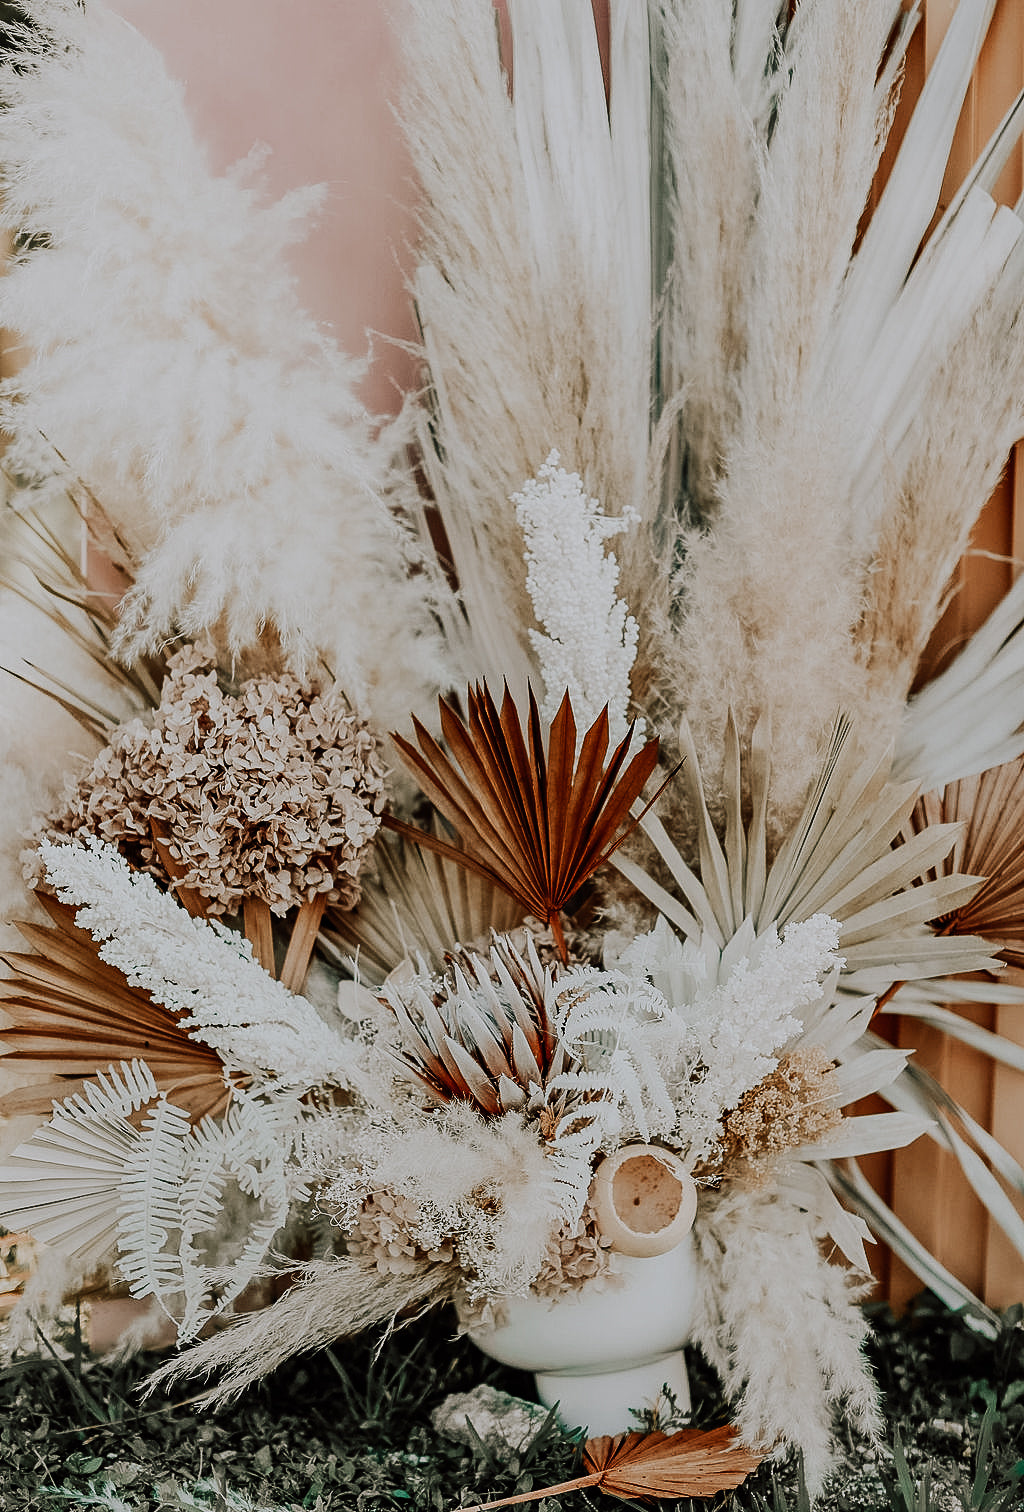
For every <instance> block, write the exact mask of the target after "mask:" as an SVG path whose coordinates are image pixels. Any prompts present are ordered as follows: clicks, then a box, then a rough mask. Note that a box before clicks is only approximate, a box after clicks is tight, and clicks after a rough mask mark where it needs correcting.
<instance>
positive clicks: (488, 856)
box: [384, 684, 658, 960]
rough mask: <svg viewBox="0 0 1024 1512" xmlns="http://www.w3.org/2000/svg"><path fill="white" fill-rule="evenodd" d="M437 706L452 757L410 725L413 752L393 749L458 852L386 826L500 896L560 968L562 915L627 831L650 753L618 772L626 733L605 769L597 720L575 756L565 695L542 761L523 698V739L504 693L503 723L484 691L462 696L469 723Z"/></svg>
mask: <svg viewBox="0 0 1024 1512" xmlns="http://www.w3.org/2000/svg"><path fill="white" fill-rule="evenodd" d="M440 706H441V729H442V732H443V734H444V737H445V739H446V740H447V742H448V745H449V747H450V749H451V752H452V756H451V757H449V756H447V755H446V754H445V752H444V751H443V750H442V749H441V747H440V745H439V744H438V742H437V741H436V740H435V739H434V737H433V736H432V735H431V734H430V733H429V731H428V730H426V729H425V728H424V727H423V725H422V724H420V722H419V721H418V720H414V724H415V729H416V736H417V739H418V741H419V744H420V750H419V751H417V750H416V748H415V746H413V745H411V744H410V742H409V741H407V740H403V739H402V737H401V736H400V735H393V736H392V739H393V740H394V742H395V745H396V746H397V747H398V750H399V752H400V754H401V756H402V758H403V760H404V761H405V764H406V766H407V767H408V768H409V770H410V771H411V772H412V773H413V775H414V776H415V778H416V780H417V782H418V783H419V784H420V786H421V788H422V789H423V791H424V793H425V794H426V796H427V797H428V798H429V799H430V801H431V803H432V804H433V805H434V807H435V808H436V809H437V811H438V812H439V813H440V814H442V815H443V817H444V818H445V819H447V820H448V822H449V823H450V824H451V825H452V827H453V828H454V829H455V831H456V833H457V834H458V836H459V839H460V841H461V844H462V848H461V849H460V848H459V847H457V846H454V845H450V844H448V843H447V842H446V841H443V840H439V839H438V838H437V837H436V836H434V835H431V834H429V833H427V832H426V831H423V830H418V829H415V828H414V827H413V826H412V825H408V824H402V823H401V822H400V821H398V820H396V819H394V818H390V819H385V821H384V822H385V823H386V824H387V825H388V826H389V828H391V829H394V830H397V831H398V833H399V834H402V835H405V836H406V837H407V838H408V839H410V840H413V841H415V842H416V844H418V845H422V846H425V847H426V848H427V849H428V850H434V851H437V852H438V854H440V855H443V856H447V857H448V858H449V859H450V860H452V861H455V862H456V863H458V864H459V865H460V866H465V867H467V868H469V870H471V871H475V872H477V873H478V874H479V875H481V876H483V877H486V878H488V879H489V880H490V881H492V882H494V883H496V884H497V886H499V887H501V888H504V890H505V891H506V892H507V893H509V894H511V896H512V897H513V898H516V899H517V900H518V901H519V902H520V903H521V904H522V905H523V907H524V908H525V909H526V910H527V912H529V913H532V914H534V915H536V917H537V918H539V919H542V920H543V921H544V922H545V923H547V924H550V926H551V929H552V933H553V934H554V936H555V939H556V941H557V943H558V947H559V950H560V952H561V955H562V959H563V960H565V959H566V956H567V952H566V946H565V938H564V935H563V932H562V925H561V920H560V918H559V914H560V911H561V909H562V908H564V907H565V905H566V903H568V901H569V899H570V898H571V897H572V895H573V894H574V893H575V892H577V891H578V890H579V888H580V887H582V886H583V884H584V882H586V881H587V879H588V878H589V877H590V876H592V875H593V873H594V872H595V871H596V870H597V869H598V867H599V866H602V865H603V864H604V862H605V861H607V860H608V859H609V857H610V856H611V855H612V854H613V853H614V852H615V851H616V850H617V849H618V847H619V846H620V845H621V844H622V842H623V841H624V840H625V839H626V838H627V836H628V835H629V834H630V832H631V830H632V829H633V827H634V825H635V823H636V821H635V820H633V819H631V818H630V807H631V805H632V804H633V803H634V802H635V800H636V799H637V798H638V797H639V796H640V793H641V790H642V789H643V786H644V784H645V783H646V781H647V779H648V778H649V777H650V775H651V773H652V772H653V771H654V768H655V766H656V765H657V760H658V741H657V740H649V741H648V742H647V743H646V745H644V746H643V747H641V749H640V750H639V751H637V752H636V754H635V755H634V756H633V757H632V759H631V760H629V761H628V762H627V760H626V757H627V754H628V751H629V747H630V744H631V741H632V736H633V729H632V726H630V728H629V730H628V731H627V732H626V735H625V736H624V738H623V739H622V740H621V741H620V742H619V744H618V745H617V746H616V747H615V749H614V750H613V751H612V753H611V756H610V757H609V759H608V764H607V766H605V756H606V754H607V751H608V745H609V739H608V710H607V709H605V710H603V712H602V713H601V714H600V715H599V716H598V717H597V719H596V720H595V721H594V723H593V724H592V725H591V726H590V729H589V730H587V732H586V734H585V735H584V736H583V740H582V742H581V744H580V748H579V755H578V756H577V753H576V721H575V719H574V717H573V712H572V705H571V703H570V701H569V695H568V693H566V695H565V697H564V698H563V700H562V703H561V706H560V707H559V710H558V713H557V714H556V715H555V717H554V719H553V720H552V721H551V729H550V731H549V735H548V742H547V747H546V749H545V745H544V738H543V734H542V730H541V720H540V713H539V710H538V708H537V701H536V699H535V698H534V695H533V691H532V689H531V691H530V711H529V718H528V722H527V728H526V729H525V730H524V728H523V723H522V719H521V716H520V714H519V711H518V710H517V708H516V706H515V703H514V701H513V699H512V696H511V694H510V693H509V691H508V687H507V686H506V688H505V696H504V698H503V700H502V705H501V713H500V714H499V713H498V709H497V706H496V705H495V703H494V700H493V698H492V697H491V695H490V693H489V691H488V689H487V687H486V686H485V685H483V684H480V685H478V686H477V687H476V688H475V689H473V688H471V689H470V690H469V693H468V706H469V718H468V721H467V720H463V719H462V718H461V716H460V715H459V714H458V713H456V711H455V709H454V708H453V707H452V706H451V704H449V703H447V702H446V701H445V700H444V699H441V700H440ZM452 758H454V759H452Z"/></svg>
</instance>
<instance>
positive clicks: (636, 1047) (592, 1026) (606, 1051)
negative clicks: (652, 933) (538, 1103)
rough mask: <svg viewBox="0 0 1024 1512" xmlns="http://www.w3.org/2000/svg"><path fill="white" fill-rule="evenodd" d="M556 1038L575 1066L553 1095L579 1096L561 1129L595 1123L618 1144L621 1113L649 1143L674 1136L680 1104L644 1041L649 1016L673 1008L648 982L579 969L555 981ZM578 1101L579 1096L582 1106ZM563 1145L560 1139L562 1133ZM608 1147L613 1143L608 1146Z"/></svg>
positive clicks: (557, 1081) (557, 1080)
mask: <svg viewBox="0 0 1024 1512" xmlns="http://www.w3.org/2000/svg"><path fill="white" fill-rule="evenodd" d="M557 990H558V1012H557V1016H556V1025H557V1029H558V1035H559V1038H560V1040H561V1041H562V1044H563V1045H564V1046H565V1050H566V1053H567V1055H568V1056H569V1057H570V1058H571V1062H572V1063H578V1064H579V1066H580V1067H581V1068H582V1069H580V1070H578V1071H565V1072H562V1073H560V1074H559V1075H558V1076H556V1077H554V1078H553V1079H552V1081H551V1082H550V1088H551V1090H552V1091H554V1090H558V1091H566V1092H569V1093H570V1094H572V1093H575V1094H576V1098H574V1099H573V1104H572V1109H571V1111H570V1112H568V1113H566V1115H565V1116H564V1117H563V1118H562V1120H561V1121H560V1124H559V1128H560V1130H561V1131H562V1132H565V1131H566V1130H568V1129H570V1128H571V1127H572V1125H573V1122H574V1120H575V1121H578V1120H579V1119H581V1118H584V1117H586V1118H590V1119H592V1120H593V1133H594V1137H595V1139H597V1140H598V1141H599V1146H598V1147H600V1141H608V1140H610V1139H617V1138H618V1137H619V1135H620V1132H621V1129H622V1123H623V1118H622V1113H623V1110H624V1109H628V1111H629V1113H630V1115H631V1118H632V1127H633V1128H635V1129H636V1131H637V1132H638V1133H639V1134H640V1137H641V1138H642V1139H643V1140H644V1141H648V1140H649V1139H650V1138H651V1136H652V1135H653V1134H666V1133H668V1132H669V1131H670V1130H671V1128H672V1126H673V1124H674V1122H675V1107H674V1104H673V1100H672V1097H671V1095H670V1093H669V1089H668V1087H667V1085H666V1083H665V1080H664V1077H663V1076H662V1073H661V1071H660V1069H659V1067H658V1064H657V1060H656V1058H655V1056H654V1055H653V1054H652V1053H651V1050H650V1048H649V1047H648V1045H647V1044H645V1043H644V1034H643V1023H642V1020H643V1016H644V1015H645V1014H648V1015H650V1017H651V1018H654V1017H663V1016H665V1015H667V1013H668V1011H669V1009H668V1004H667V1002H666V1001H665V1000H664V998H663V997H662V996H661V994H660V993H659V992H657V991H656V990H655V989H652V988H651V987H650V985H649V984H648V983H643V982H639V983H638V982H634V981H631V980H630V979H628V978H627V977H625V976H623V975H620V974H617V973H609V972H599V971H588V970H585V969H584V970H578V971H574V972H571V973H570V975H569V976H568V978H567V979H563V980H562V981H561V982H559V983H558V984H557ZM577 1099H579V1100H578V1101H577ZM556 1142H557V1136H556ZM605 1147H607V1145H606V1146H605Z"/></svg>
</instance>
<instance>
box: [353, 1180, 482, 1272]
mask: <svg viewBox="0 0 1024 1512" xmlns="http://www.w3.org/2000/svg"><path fill="white" fill-rule="evenodd" d="M419 1227H420V1212H419V1207H418V1206H417V1204H416V1203H415V1202H414V1201H412V1200H411V1199H410V1198H408V1197H403V1196H402V1195H401V1194H400V1193H398V1192H392V1191H388V1190H381V1191H377V1192H371V1193H370V1195H369V1196H368V1197H367V1198H366V1199H365V1200H364V1202H363V1204H362V1206H361V1207H360V1209H359V1214H358V1217H357V1218H356V1222H355V1226H354V1227H353V1228H352V1229H350V1230H349V1232H348V1234H347V1235H346V1238H345V1247H346V1249H347V1250H348V1253H349V1254H350V1255H361V1256H365V1257H367V1258H369V1259H372V1260H373V1261H374V1263H375V1264H376V1266H377V1269H378V1270H379V1271H380V1272H381V1273H382V1274H383V1275H385V1276H407V1275H411V1274H412V1273H413V1272H414V1271H417V1270H419V1269H420V1268H421V1267H422V1266H424V1265H438V1264H448V1263H450V1262H451V1260H452V1259H453V1258H454V1254H455V1251H454V1247H453V1243H452V1240H451V1239H444V1240H442V1242H441V1243H440V1245H439V1246H438V1247H437V1248H436V1249H429V1250H428V1249H424V1248H423V1246H422V1245H421V1244H419V1243H417V1241H416V1240H415V1239H414V1238H413V1237H412V1235H413V1234H414V1233H416V1232H417V1231H418V1230H419Z"/></svg>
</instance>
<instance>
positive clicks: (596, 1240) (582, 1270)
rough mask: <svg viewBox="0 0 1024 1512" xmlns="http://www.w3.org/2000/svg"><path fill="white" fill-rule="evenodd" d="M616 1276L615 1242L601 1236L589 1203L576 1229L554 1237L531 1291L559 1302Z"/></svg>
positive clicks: (561, 1230)
mask: <svg viewBox="0 0 1024 1512" xmlns="http://www.w3.org/2000/svg"><path fill="white" fill-rule="evenodd" d="M615 1274H616V1270H615V1261H614V1258H613V1256H612V1253H611V1240H610V1239H607V1238H606V1237H605V1236H604V1235H603V1234H602V1233H601V1230H600V1229H599V1228H598V1226H597V1219H596V1217H595V1215H594V1209H593V1206H592V1205H591V1203H589V1202H588V1203H587V1205H586V1207H585V1208H584V1209H583V1212H582V1214H581V1215H580V1219H579V1222H578V1223H577V1224H576V1225H575V1226H574V1227H573V1228H571V1229H569V1228H562V1229H560V1230H559V1232H558V1233H557V1234H554V1235H553V1236H552V1239H551V1243H550V1245H549V1246H548V1252H547V1254H546V1255H545V1256H544V1264H543V1265H542V1266H541V1269H540V1271H539V1272H538V1274H537V1275H536V1276H535V1277H534V1280H533V1283H532V1285H531V1287H530V1290H531V1291H533V1292H535V1293H536V1295H537V1296H538V1297H546V1298H547V1299H548V1300H549V1301H552V1302H556V1301H558V1300H559V1299H560V1298H562V1297H565V1296H568V1295H569V1293H570V1292H574V1291H577V1290H578V1289H579V1288H580V1287H581V1286H582V1285H583V1284H584V1282H587V1281H590V1282H597V1281H600V1282H604V1281H606V1280H607V1279H608V1277H610V1276H614V1275H615Z"/></svg>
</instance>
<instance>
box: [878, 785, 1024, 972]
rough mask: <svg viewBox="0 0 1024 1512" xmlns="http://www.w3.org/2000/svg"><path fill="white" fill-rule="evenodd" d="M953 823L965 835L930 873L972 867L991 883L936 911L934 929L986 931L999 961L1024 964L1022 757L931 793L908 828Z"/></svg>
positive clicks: (922, 800)
mask: <svg viewBox="0 0 1024 1512" xmlns="http://www.w3.org/2000/svg"><path fill="white" fill-rule="evenodd" d="M949 823H953V824H959V825H960V826H961V827H962V832H961V834H960V836H959V838H958V839H957V841H956V843H955V845H954V846H953V849H952V850H951V851H950V853H949V855H948V856H947V857H946V859H945V861H943V862H941V863H940V864H939V866H938V867H937V868H935V869H933V871H932V873H931V875H933V876H936V877H938V876H948V875H949V874H950V873H951V872H954V871H957V872H973V873H975V874H977V875H978V876H981V877H984V879H985V880H984V882H983V883H982V884H981V886H980V888H979V889H978V890H977V892H976V893H975V894H974V896H973V897H971V898H968V899H967V900H966V901H965V902H963V903H962V904H960V906H959V907H956V908H951V909H949V910H948V911H946V912H944V913H942V914H941V915H937V916H936V918H935V919H934V920H932V921H931V922H932V927H933V928H934V929H935V930H936V932H937V933H938V934H942V935H964V934H975V935H983V936H984V938H985V939H986V940H988V941H989V942H990V944H991V945H992V946H994V947H995V948H996V949H997V951H998V954H999V957H1000V959H1001V960H1003V961H1005V962H1006V963H1007V964H1008V965H1010V966H1024V756H1018V757H1017V758H1016V759H1015V760H1014V761H1008V762H1006V763H1004V764H1003V765H1002V766H998V767H992V768H991V769H990V770H989V771H987V772H982V773H981V774H980V775H979V776H974V777H965V778H963V779H962V780H961V781H959V782H953V783H950V784H949V785H948V786H947V787H945V788H943V789H942V791H941V792H934V793H925V794H924V795H923V797H921V798H920V799H919V800H918V802H917V804H916V805H915V807H914V810H913V812H912V814H911V815H910V818H909V820H908V822H907V826H906V829H905V832H904V833H905V835H906V836H907V837H909V836H911V835H916V834H918V833H920V831H921V830H923V829H926V828H927V827H928V826H929V825H936V824H949Z"/></svg>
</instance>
